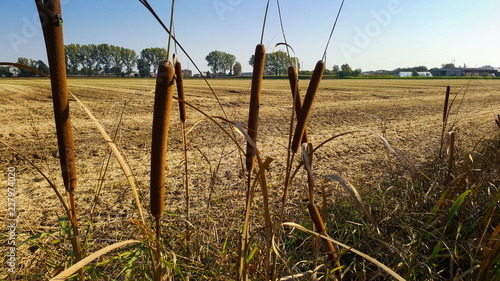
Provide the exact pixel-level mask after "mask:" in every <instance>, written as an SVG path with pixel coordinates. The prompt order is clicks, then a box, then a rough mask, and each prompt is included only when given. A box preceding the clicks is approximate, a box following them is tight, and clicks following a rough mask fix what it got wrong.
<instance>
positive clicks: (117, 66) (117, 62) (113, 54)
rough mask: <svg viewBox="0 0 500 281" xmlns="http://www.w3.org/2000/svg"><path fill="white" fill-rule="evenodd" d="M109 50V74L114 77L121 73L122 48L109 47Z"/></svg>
mask: <svg viewBox="0 0 500 281" xmlns="http://www.w3.org/2000/svg"><path fill="white" fill-rule="evenodd" d="M109 49H110V62H111V72H113V73H114V74H115V75H116V76H119V75H120V74H121V73H122V68H123V62H122V49H123V48H122V47H118V46H113V45H111V46H109Z"/></svg>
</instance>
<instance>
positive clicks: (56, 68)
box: [36, 0, 77, 193]
mask: <svg viewBox="0 0 500 281" xmlns="http://www.w3.org/2000/svg"><path fill="white" fill-rule="evenodd" d="M36 5H37V9H38V14H39V16H40V21H41V23H42V30H43V36H44V39H45V46H46V49H47V58H48V60H49V67H50V83H51V88H52V102H53V106H54V116H55V120H56V131H57V144H58V147H59V160H60V163H61V170H62V177H63V181H64V186H65V188H66V191H68V192H69V193H73V192H74V190H75V188H76V183H77V180H76V164H75V153H74V149H73V136H72V133H71V122H70V115H69V100H68V87H67V82H66V64H65V60H64V40H63V29H62V17H61V3H60V1H59V0H53V1H45V2H44V1H42V0H36Z"/></svg>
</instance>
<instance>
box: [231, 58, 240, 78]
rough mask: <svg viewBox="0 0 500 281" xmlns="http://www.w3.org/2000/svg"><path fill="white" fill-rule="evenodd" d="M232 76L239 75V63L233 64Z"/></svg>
mask: <svg viewBox="0 0 500 281" xmlns="http://www.w3.org/2000/svg"><path fill="white" fill-rule="evenodd" d="M233 74H234V75H241V63H240V62H239V61H237V62H235V63H234V65H233Z"/></svg>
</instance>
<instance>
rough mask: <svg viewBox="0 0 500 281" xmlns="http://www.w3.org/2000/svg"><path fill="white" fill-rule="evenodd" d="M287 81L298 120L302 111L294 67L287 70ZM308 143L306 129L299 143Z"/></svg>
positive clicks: (297, 77) (297, 79)
mask: <svg viewBox="0 0 500 281" xmlns="http://www.w3.org/2000/svg"><path fill="white" fill-rule="evenodd" d="M288 80H289V82H290V89H291V90H292V99H293V100H294V101H295V114H296V115H297V118H298V116H299V114H300V110H301V109H302V97H301V96H300V87H299V75H298V73H297V68H296V67H295V66H290V67H289V68H288ZM295 95H297V96H295ZM308 141H309V140H308V137H307V128H305V129H304V135H303V136H302V142H301V143H305V142H308Z"/></svg>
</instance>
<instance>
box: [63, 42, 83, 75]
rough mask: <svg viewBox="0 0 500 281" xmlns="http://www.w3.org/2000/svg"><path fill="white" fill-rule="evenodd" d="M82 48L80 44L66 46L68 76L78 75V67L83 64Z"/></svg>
mask: <svg viewBox="0 0 500 281" xmlns="http://www.w3.org/2000/svg"><path fill="white" fill-rule="evenodd" d="M80 48H81V46H80V44H69V45H65V46H64V54H65V57H66V69H67V72H68V74H73V75H74V74H77V73H78V67H79V66H80V65H81V64H82V54H81V52H80Z"/></svg>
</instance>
